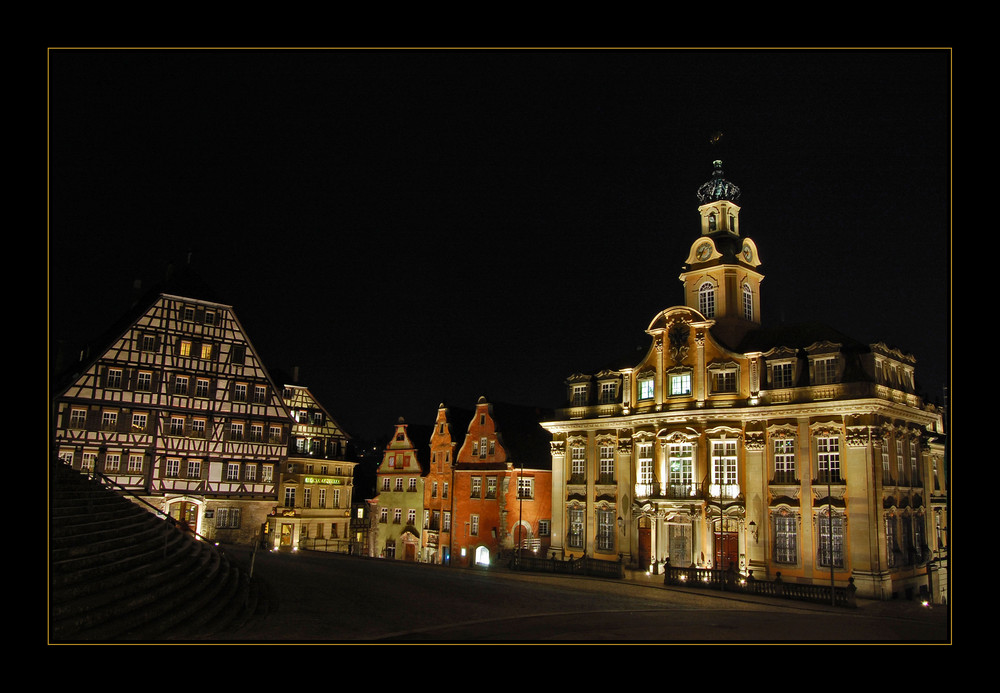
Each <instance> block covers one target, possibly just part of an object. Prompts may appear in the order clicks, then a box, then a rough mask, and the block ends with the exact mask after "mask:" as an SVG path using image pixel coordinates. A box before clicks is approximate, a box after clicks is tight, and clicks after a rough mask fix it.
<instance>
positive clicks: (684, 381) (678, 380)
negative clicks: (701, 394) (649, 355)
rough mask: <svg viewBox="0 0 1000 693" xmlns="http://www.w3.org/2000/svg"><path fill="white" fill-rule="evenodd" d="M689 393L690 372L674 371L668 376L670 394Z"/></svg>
mask: <svg viewBox="0 0 1000 693" xmlns="http://www.w3.org/2000/svg"><path fill="white" fill-rule="evenodd" d="M690 394H691V374H690V373H674V374H673V375H671V376H670V395H671V396H672V397H676V396H678V395H690Z"/></svg>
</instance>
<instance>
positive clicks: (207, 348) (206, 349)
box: [201, 344, 212, 360]
mask: <svg viewBox="0 0 1000 693" xmlns="http://www.w3.org/2000/svg"><path fill="white" fill-rule="evenodd" d="M201 358H203V359H205V360H208V359H210V358H212V345H211V344H202V345H201Z"/></svg>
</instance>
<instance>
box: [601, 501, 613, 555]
mask: <svg viewBox="0 0 1000 693" xmlns="http://www.w3.org/2000/svg"><path fill="white" fill-rule="evenodd" d="M597 549H598V550H599V551H614V549H615V513H614V511H613V510H598V511H597Z"/></svg>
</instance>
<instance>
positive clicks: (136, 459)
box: [128, 455, 142, 473]
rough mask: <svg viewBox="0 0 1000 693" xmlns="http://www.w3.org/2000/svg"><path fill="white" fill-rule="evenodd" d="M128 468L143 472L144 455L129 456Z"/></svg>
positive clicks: (134, 471) (135, 471)
mask: <svg viewBox="0 0 1000 693" xmlns="http://www.w3.org/2000/svg"><path fill="white" fill-rule="evenodd" d="M128 470H129V472H133V473H139V472H142V455H129V456H128Z"/></svg>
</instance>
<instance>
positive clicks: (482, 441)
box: [479, 438, 486, 460]
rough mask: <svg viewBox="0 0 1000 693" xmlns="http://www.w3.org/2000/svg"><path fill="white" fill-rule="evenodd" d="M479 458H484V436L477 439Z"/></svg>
mask: <svg viewBox="0 0 1000 693" xmlns="http://www.w3.org/2000/svg"><path fill="white" fill-rule="evenodd" d="M479 459H483V460H484V459H486V438H480V439H479Z"/></svg>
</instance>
